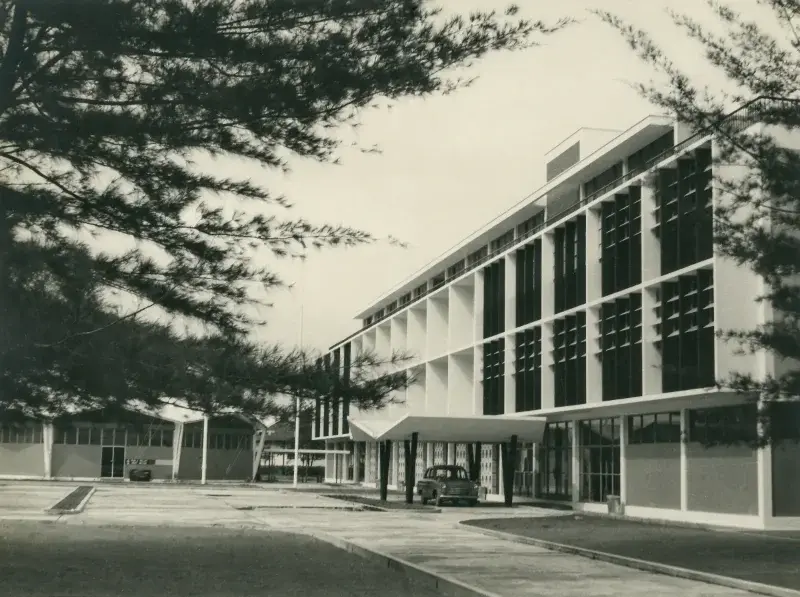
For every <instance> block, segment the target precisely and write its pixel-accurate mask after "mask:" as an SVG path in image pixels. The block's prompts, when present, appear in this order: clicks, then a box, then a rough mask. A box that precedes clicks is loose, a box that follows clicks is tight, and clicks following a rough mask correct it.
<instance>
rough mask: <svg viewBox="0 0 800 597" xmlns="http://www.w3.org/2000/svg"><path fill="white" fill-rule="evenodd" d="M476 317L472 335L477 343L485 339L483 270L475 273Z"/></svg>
mask: <svg viewBox="0 0 800 597" xmlns="http://www.w3.org/2000/svg"><path fill="white" fill-rule="evenodd" d="M472 312H473V314H474V317H473V319H472V322H473V330H472V335H473V338H475V342H480V341H481V340H482V339H483V270H482V269H479V270H477V271H476V272H475V303H474V306H473V309H472Z"/></svg>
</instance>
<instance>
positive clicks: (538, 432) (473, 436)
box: [347, 415, 546, 444]
mask: <svg viewBox="0 0 800 597" xmlns="http://www.w3.org/2000/svg"><path fill="white" fill-rule="evenodd" d="M347 420H348V421H349V422H350V437H351V438H352V439H353V441H357V442H363V441H384V440H391V441H402V440H406V439H409V438H411V434H412V433H414V432H416V433H417V434H418V438H419V441H428V442H446V443H453V444H458V443H472V442H481V443H485V444H497V443H502V442H506V441H509V440H510V439H511V436H512V435H516V436H517V440H518V441H520V442H532V443H539V442H541V441H542V436H543V435H544V425H545V421H546V419H544V418H542V417H526V418H524V419H523V418H513V419H512V418H506V417H502V416H489V415H482V416H480V415H479V416H471V417H459V416H428V415H405V416H403V417H401V418H400V419H394V420H387V419H384V420H380V419H377V420H374V419H373V420H363V419H358V418H351V417H348V419H347Z"/></svg>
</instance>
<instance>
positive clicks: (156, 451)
mask: <svg viewBox="0 0 800 597" xmlns="http://www.w3.org/2000/svg"><path fill="white" fill-rule="evenodd" d="M125 458H126V459H128V458H136V459H145V460H163V461H166V462H167V464H155V465H153V464H126V465H125V467H124V475H125V478H126V479H127V478H128V474H129V473H130V471H131V469H139V470H141V469H144V470H148V471H150V472H151V474H152V478H153V479H172V448H163V447H153V446H128V447H127V448H126V449H125Z"/></svg>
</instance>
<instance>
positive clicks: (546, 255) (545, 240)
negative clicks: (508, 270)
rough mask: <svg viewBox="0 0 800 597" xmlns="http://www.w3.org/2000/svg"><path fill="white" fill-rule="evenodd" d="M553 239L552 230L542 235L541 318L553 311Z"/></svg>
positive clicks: (548, 315) (550, 315) (549, 315)
mask: <svg viewBox="0 0 800 597" xmlns="http://www.w3.org/2000/svg"><path fill="white" fill-rule="evenodd" d="M555 250H556V249H555V239H554V238H553V233H552V232H547V233H545V234H543V235H542V318H543V319H547V318H548V317H552V316H553V314H554V311H555V296H554V294H553V293H554V292H555V291H554V286H553V278H554V276H555V264H556V261H555V260H556V256H555Z"/></svg>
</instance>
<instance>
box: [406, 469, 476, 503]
mask: <svg viewBox="0 0 800 597" xmlns="http://www.w3.org/2000/svg"><path fill="white" fill-rule="evenodd" d="M478 489H479V485H478V483H475V482H473V481H470V479H469V475H468V474H467V471H465V470H464V467H462V466H455V465H450V464H448V465H437V466H432V467H430V468H429V469H428V470H426V471H425V476H424V477H423V478H422V479H420V480H419V481H417V494H418V495H419V496H420V499H421V500H422V503H423V504H427V503H428V502H429V501H431V500H432V501H434V502H435V503H436V505H437V506H441V505H442V502H445V501H449V502H467V503H468V504H469V505H470V506H474V505H476V504H477V503H478Z"/></svg>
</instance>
